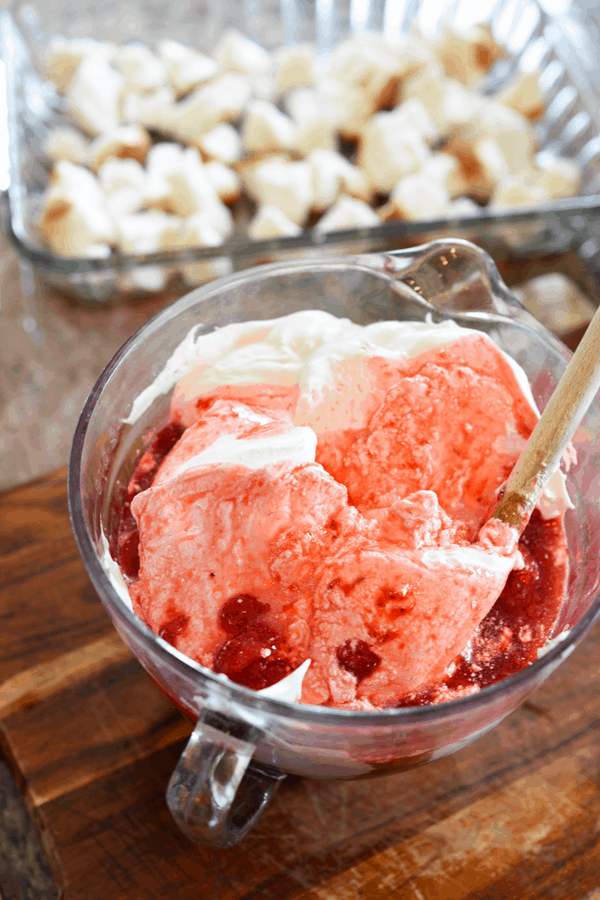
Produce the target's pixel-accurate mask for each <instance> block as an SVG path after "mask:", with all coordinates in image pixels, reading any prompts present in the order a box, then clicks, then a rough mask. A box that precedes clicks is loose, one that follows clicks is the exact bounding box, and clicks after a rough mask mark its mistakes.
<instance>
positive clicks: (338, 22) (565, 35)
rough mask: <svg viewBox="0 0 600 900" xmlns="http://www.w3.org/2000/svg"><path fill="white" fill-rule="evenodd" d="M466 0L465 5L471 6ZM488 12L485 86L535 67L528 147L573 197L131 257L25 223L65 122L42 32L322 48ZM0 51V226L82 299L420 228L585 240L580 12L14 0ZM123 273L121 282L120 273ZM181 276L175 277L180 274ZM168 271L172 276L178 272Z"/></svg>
mask: <svg viewBox="0 0 600 900" xmlns="http://www.w3.org/2000/svg"><path fill="white" fill-rule="evenodd" d="M474 7H476V13H474V10H473V8H474ZM473 19H476V20H477V21H487V22H489V23H490V25H491V27H492V30H493V34H494V36H495V38H496V39H497V41H498V42H499V43H500V44H501V45H502V47H503V48H504V49H505V50H506V54H507V55H506V57H505V58H504V59H501V60H499V61H498V62H497V63H496V64H495V65H494V67H493V68H492V70H490V72H489V73H488V75H487V76H486V91H488V92H489V93H493V92H494V91H495V90H497V89H498V88H500V87H501V86H502V85H503V84H505V83H506V82H507V81H508V80H509V79H510V77H511V75H512V74H513V73H514V72H515V70H517V69H522V70H525V71H528V70H531V69H538V70H539V71H540V73H541V74H540V86H541V89H542V91H543V94H544V97H545V101H546V109H545V113H544V115H543V116H542V118H541V119H539V120H538V121H537V122H536V123H535V124H534V125H533V126H532V128H533V131H534V135H535V138H536V142H537V147H538V150H544V149H549V150H551V151H558V152H559V153H560V155H562V156H567V157H571V158H573V159H575V160H577V161H578V162H579V163H580V164H581V165H582V166H583V181H582V187H581V194H580V196H578V197H574V198H569V199H563V200H558V201H552V202H551V203H549V204H547V205H544V206H538V207H535V208H533V207H531V208H520V209H518V210H515V211H508V212H507V211H488V210H486V209H484V208H482V209H481V210H480V212H477V213H475V214H474V215H469V216H462V217H456V218H442V219H436V220H428V221H419V222H407V221H402V222H399V221H398V222H389V223H386V224H382V225H381V226H377V227H371V228H361V229H353V230H348V231H339V232H335V233H329V234H326V235H319V234H316V233H315V232H314V231H309V230H306V231H304V232H303V233H302V235H300V236H299V237H293V238H280V239H277V240H266V241H252V240H251V239H250V238H249V237H246V236H244V235H243V234H242V233H241V232H240V231H237V232H236V233H234V235H233V237H232V238H231V239H229V240H228V241H227V242H226V243H224V244H222V245H221V246H220V247H216V248H207V249H206V248H205V249H201V248H198V249H186V250H176V251H169V252H161V253H152V254H147V255H142V256H127V255H124V254H122V253H120V252H118V251H113V252H112V254H111V255H110V257H108V258H107V259H102V260H99V259H82V258H77V259H67V258H63V257H59V256H56V255H55V254H53V253H52V252H51V251H50V250H48V249H47V247H46V246H45V245H44V242H43V240H42V238H41V237H40V236H39V235H38V234H37V233H36V228H35V225H34V224H33V222H34V218H35V211H36V209H37V207H38V205H39V202H40V198H41V196H42V194H43V192H44V190H45V188H46V185H47V182H48V166H47V162H46V161H45V159H44V154H43V150H42V148H43V146H44V142H45V140H46V137H47V135H48V133H49V131H50V130H51V129H52V128H53V127H55V126H56V125H57V124H61V123H64V122H65V116H64V113H63V112H62V111H61V108H60V100H61V98H60V97H59V96H58V94H57V93H56V91H55V89H54V87H53V85H52V84H50V83H49V82H47V81H46V80H45V76H44V63H43V60H44V52H45V47H46V45H47V43H48V41H49V40H50V38H52V37H55V36H63V37H66V38H94V39H98V40H112V41H114V42H117V43H131V42H136V41H137V42H142V43H145V44H147V45H148V46H150V47H151V48H152V47H154V45H155V43H156V41H157V40H158V39H160V38H164V37H165V36H168V37H170V38H173V39H174V40H178V41H181V42H182V43H184V44H186V45H188V46H194V47H196V48H198V49H200V50H204V51H210V50H211V48H213V47H214V46H215V44H216V42H217V40H218V38H219V36H220V34H221V33H222V32H223V31H224V30H225V29H227V28H231V27H235V28H237V29H239V30H242V31H244V32H245V33H246V34H247V35H248V36H249V37H251V38H252V39H254V40H256V41H258V42H259V43H261V44H262V45H263V46H264V47H265V48H266V49H267V50H274V49H276V48H278V47H279V46H281V45H283V44H295V43H299V42H302V41H314V42H316V45H317V49H318V52H319V54H320V55H321V56H322V57H326V56H327V54H328V53H329V52H330V51H331V49H332V48H334V47H335V46H336V45H337V44H339V43H340V42H341V41H342V40H343V39H344V38H345V37H347V36H348V35H349V34H352V33H357V32H362V31H375V32H380V33H383V34H386V35H395V34H396V35H397V34H402V33H405V32H406V31H408V29H409V28H410V27H414V26H415V25H416V26H417V27H419V28H420V29H421V30H422V31H423V33H424V35H425V36H426V37H434V36H435V34H436V33H439V31H440V28H441V27H442V26H443V25H444V24H445V23H448V24H458V25H460V24H468V23H469V21H470V20H473ZM0 53H1V54H2V58H3V59H4V62H5V65H6V81H7V105H8V133H9V157H10V186H9V189H8V195H7V198H6V219H7V231H8V234H9V236H10V238H11V240H12V242H13V244H14V246H15V247H16V249H17V250H18V252H19V253H20V254H21V256H22V257H23V258H24V259H25V260H27V261H28V262H29V264H30V265H31V266H32V267H33V269H34V270H35V271H36V272H37V273H38V274H40V275H41V276H42V277H43V278H44V279H46V280H47V281H48V282H50V283H51V284H52V285H53V286H55V287H57V288H59V289H60V290H63V291H66V292H68V293H71V294H74V295H76V296H77V297H78V298H80V299H82V300H86V301H92V302H96V303H97V302H109V301H113V300H115V299H118V298H119V297H121V296H123V294H124V293H126V292H127V291H131V290H134V291H139V290H144V289H146V290H148V291H153V290H157V288H158V287H159V286H160V287H164V285H165V284H166V283H167V282H168V283H169V289H170V292H171V293H175V294H176V293H177V292H179V293H183V291H184V290H186V289H187V287H189V286H190V285H191V284H194V283H200V282H202V281H203V280H209V279H210V278H212V277H215V276H217V275H221V274H226V273H227V272H229V271H232V270H237V269H242V268H246V267H248V266H251V265H256V264H258V263H260V262H265V261H273V260H281V259H286V258H290V257H293V256H298V255H299V254H302V255H315V254H328V253H331V252H333V253H336V254H339V253H344V252H352V253H356V252H371V251H385V250H390V249H394V248H398V247H402V246H411V245H415V244H418V243H420V242H421V241H422V240H423V235H424V234H426V235H427V236H428V238H429V239H431V237H440V236H445V235H452V236H454V237H462V238H467V239H469V240H472V241H475V242H476V243H479V244H481V245H482V246H484V247H485V248H486V249H487V250H488V252H490V253H492V254H497V253H510V254H512V255H515V254H534V253H549V252H557V251H562V250H565V249H567V248H569V247H574V246H581V245H584V244H585V245H586V247H587V250H586V253H585V256H586V257H587V258H588V260H589V259H590V257H593V256H594V255H595V253H596V252H597V251H598V247H597V246H596V245H595V244H594V238H593V235H592V233H591V231H592V229H591V223H592V221H593V220H594V218H595V216H596V215H597V213H598V212H599V211H600V113H599V110H598V103H597V99H596V97H595V94H594V90H593V86H592V73H593V71H594V66H595V54H594V44H593V41H592V39H591V38H590V36H589V35H588V34H587V32H586V30H585V29H584V27H583V26H582V25H581V23H580V22H579V21H578V20H577V19H575V18H573V17H571V16H566V15H561V16H560V17H556V16H552V15H550V14H549V13H547V12H546V11H545V10H544V8H543V7H542V6H541V5H540V3H538V2H537V0H500V2H498V3H491V2H488V3H487V8H486V0H482V2H480V3H477V4H473V3H472V2H470V3H469V2H463V3H461V2H460V0H459V2H456V0H455V2H448V0H387V2H386V0H383V2H382V0H378V2H376V0H350V3H347V2H336V3H332V2H331V0H316V2H315V3H309V2H307V0H279V2H276V0H271V2H269V0H246V2H245V3H244V2H241V0H228V2H227V3H212V4H197V5H196V4H189V3H188V2H187V0H174V2H166V0H153V2H147V0H129V2H128V3H127V4H121V3H117V2H115V0H99V2H98V0H53V2H52V3H48V0H14V2H13V3H12V4H11V5H10V6H9V7H8V9H7V10H6V11H5V12H4V13H3V14H2V16H1V17H0ZM132 272H135V275H136V277H135V279H133V280H132V279H131V274H132ZM186 276H187V280H186ZM182 278H183V279H184V280H183V281H182ZM178 287H180V288H181V290H179V291H178V290H177V289H178Z"/></svg>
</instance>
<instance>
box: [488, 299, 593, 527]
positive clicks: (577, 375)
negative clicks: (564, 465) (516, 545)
mask: <svg viewBox="0 0 600 900" xmlns="http://www.w3.org/2000/svg"><path fill="white" fill-rule="evenodd" d="M599 389H600V309H598V310H596V313H595V314H594V318H593V319H592V321H591V322H590V324H589V325H588V327H587V329H586V332H585V334H584V336H583V338H582V340H581V342H580V344H579V346H578V347H577V350H576V351H575V354H574V356H573V358H572V360H571V362H570V363H569V365H568V366H567V368H566V369H565V371H564V373H563V376H562V378H561V379H560V381H559V382H558V384H557V386H556V389H555V391H554V393H553V394H552V396H551V397H550V400H549V401H548V405H547V406H546V408H545V410H544V412H543V414H542V416H541V418H540V420H539V422H538V423H537V425H536V427H535V429H534V430H533V433H532V435H531V437H530V438H529V440H528V442H527V446H526V447H525V449H524V450H523V453H522V454H521V456H520V457H519V459H518V461H517V464H516V466H515V467H514V469H513V470H512V472H511V474H510V476H509V478H508V481H507V482H506V486H505V489H504V494H503V496H502V498H501V499H500V500H499V502H498V504H497V506H496V509H495V510H494V518H496V519H500V520H501V521H502V522H506V523H507V524H508V525H512V526H514V527H515V528H518V529H519V530H520V531H522V530H523V528H525V525H526V524H527V522H528V521H529V517H530V515H531V513H532V511H533V509H534V507H535V505H536V503H537V502H538V500H539V497H540V494H541V493H542V491H543V489H544V487H545V485H546V482H547V481H548V479H549V478H551V476H552V475H553V473H554V472H555V470H556V469H557V468H558V465H559V463H560V459H561V456H562V455H563V453H564V452H565V450H566V449H567V447H568V445H569V441H570V440H571V438H572V437H573V435H574V434H575V431H576V430H577V427H578V425H579V423H580V422H581V420H582V418H583V416H584V415H585V413H586V412H587V410H588V407H589V406H590V404H591V402H592V400H593V399H594V396H595V395H596V393H597V392H598V390H599Z"/></svg>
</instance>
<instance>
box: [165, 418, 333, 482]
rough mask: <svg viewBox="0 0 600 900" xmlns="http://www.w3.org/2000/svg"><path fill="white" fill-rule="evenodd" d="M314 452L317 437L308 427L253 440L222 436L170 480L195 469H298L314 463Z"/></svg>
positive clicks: (230, 435)
mask: <svg viewBox="0 0 600 900" xmlns="http://www.w3.org/2000/svg"><path fill="white" fill-rule="evenodd" d="M267 421H268V420H267ZM316 452H317V436H316V434H315V433H314V431H313V430H312V428H308V427H302V428H291V429H290V430H289V431H286V432H285V434H277V435H272V436H271V437H264V438H254V439H249V438H238V437H236V436H235V435H233V434H222V435H221V436H220V437H218V438H217V439H216V441H214V442H213V443H212V444H211V445H210V447H207V448H206V449H205V450H203V451H202V452H201V453H197V454H196V456H192V457H191V458H190V459H188V460H186V461H185V462H184V463H182V465H181V466H179V468H178V469H176V470H175V471H174V472H173V474H172V475H171V476H170V477H171V478H176V477H177V476H179V475H183V473H184V472H187V471H188V470H189V469H196V468H197V467H198V466H210V465H224V466H228V465H229V466H232V465H239V466H247V467H248V468H249V469H264V467H265V466H268V465H271V464H272V463H277V462H287V461H289V462H293V463H294V464H295V465H301V464H302V463H309V462H314V461H315V455H316Z"/></svg>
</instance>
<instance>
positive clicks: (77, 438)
mask: <svg viewBox="0 0 600 900" xmlns="http://www.w3.org/2000/svg"><path fill="white" fill-rule="evenodd" d="M431 243H435V242H431ZM440 243H441V242H440ZM453 243H457V244H461V245H462V244H465V243H468V242H466V241H460V240H458V239H456V240H455V241H454V242H453ZM423 246H428V245H423ZM471 246H474V245H471ZM414 249H417V248H414ZM474 249H476V250H477V251H478V253H479V254H481V255H482V256H485V257H488V254H486V253H485V251H482V250H481V249H480V248H478V247H476V246H475V247H474ZM374 255H378V254H365V256H374ZM380 255H381V256H382V257H385V256H386V254H385V253H382V254H380ZM357 259H360V257H347V256H339V257H333V256H332V257H328V258H326V259H321V258H315V259H313V260H310V264H311V269H315V268H316V269H323V270H325V269H328V268H332V267H342V268H346V269H348V268H354V269H357V268H360V267H359V265H358V264H357ZM488 259H489V257H488ZM306 268H307V260H306V259H302V260H286V261H283V262H275V263H268V264H263V265H260V266H254V267H252V268H251V269H246V270H244V271H241V272H236V273H234V274H232V275H229V276H225V277H223V278H219V279H216V280H214V281H211V282H209V283H208V284H206V285H202V286H200V287H198V288H195V289H193V290H192V291H189V292H188V293H187V294H185V295H184V296H183V297H180V298H179V299H178V300H175V301H174V302H173V303H171V304H170V305H169V306H167V307H166V308H165V309H163V310H161V311H160V312H158V313H157V314H156V315H155V316H153V317H152V318H151V319H149V321H148V322H146V323H145V324H144V325H142V326H141V328H139V329H138V330H137V331H135V332H134V333H133V334H132V335H131V336H130V337H129V338H128V339H127V341H125V343H124V344H123V345H122V346H121V348H120V349H119V350H118V351H117V352H116V353H115V354H114V356H113V357H112V359H111V360H110V361H109V362H108V363H107V365H106V366H105V368H104V369H103V371H102V373H101V374H100V376H99V377H98V379H97V381H96V383H95V384H94V386H93V388H92V390H91V391H90V393H89V395H88V398H87V400H86V402H85V405H84V407H83V410H82V412H81V415H80V417H79V420H78V423H77V427H76V429H75V432H74V436H73V442H72V446H71V453H70V458H69V468H68V475H67V489H68V502H69V513H70V517H71V523H72V527H73V533H74V536H75V540H76V543H77V547H78V549H79V552H80V555H81V557H82V560H83V563H84V566H85V568H86V571H87V573H88V576H89V577H90V579H91V581H92V583H93V586H94V588H95V589H96V591H97V593H98V595H99V599H100V601H101V602H102V604H103V605H104V606H105V607H107V606H108V611H109V613H110V617H111V619H112V617H113V614H114V615H116V616H117V618H121V619H124V620H125V622H126V623H127V625H128V626H133V630H134V632H136V633H137V634H139V635H140V636H141V637H143V638H144V640H145V641H147V642H149V644H150V646H151V648H152V651H154V652H156V653H157V654H158V656H159V658H166V661H168V663H169V664H170V665H171V666H173V665H174V666H175V667H176V668H177V669H178V670H179V671H180V672H181V673H182V674H184V675H185V676H186V677H188V678H189V677H190V676H192V675H193V677H194V678H197V677H198V676H199V675H200V676H201V677H202V678H203V679H206V680H207V681H208V682H209V683H210V684H211V685H213V686H214V687H217V688H218V689H219V690H220V691H225V692H226V693H227V694H228V695H229V699H230V701H231V702H233V703H234V704H241V705H245V706H248V707H250V708H251V709H253V710H254V711H256V712H264V713H268V714H270V715H275V716H279V717H280V718H292V719H294V720H295V721H299V722H303V723H305V724H310V725H313V726H316V725H319V724H322V725H328V726H333V725H339V726H344V725H353V724H358V725H360V726H371V727H373V726H381V727H385V726H399V725H401V724H403V723H404V722H405V723H407V724H415V725H416V724H417V723H418V724H423V723H425V722H428V721H443V720H447V719H449V718H453V717H454V716H455V715H456V714H460V713H461V712H462V711H467V710H470V709H473V708H478V707H485V706H486V705H487V703H488V702H489V701H493V700H494V699H500V698H501V697H502V695H503V694H506V693H517V692H518V691H519V688H521V687H523V686H526V684H527V682H529V681H533V682H535V680H536V676H537V675H538V674H540V673H541V672H542V671H543V670H544V669H546V668H548V667H551V666H552V663H554V662H555V661H558V660H559V657H561V656H563V655H565V657H566V656H568V655H569V653H570V652H571V651H572V650H574V649H575V648H576V646H577V645H578V644H579V643H580V641H581V640H582V639H583V637H584V636H585V634H586V633H587V631H588V630H589V628H590V627H591V626H592V625H593V624H594V622H595V621H596V620H597V619H598V618H599V617H600V593H599V594H598V596H597V597H596V599H595V600H594V601H593V602H592V604H591V606H590V608H589V609H588V610H587V612H585V613H584V615H583V616H582V617H581V619H579V621H578V622H577V623H576V624H575V625H573V627H572V628H570V629H569V631H568V633H567V636H566V637H565V638H564V639H563V640H561V641H559V642H558V643H557V644H556V645H555V646H552V647H550V649H549V650H547V651H546V652H545V653H544V654H543V656H541V657H539V658H538V659H537V660H535V661H534V662H533V663H531V664H530V665H529V666H527V667H526V668H525V669H521V670H520V671H519V672H516V673H515V674H513V675H510V676H508V677H507V678H505V679H502V680H501V681H498V682H495V683H494V684H491V685H488V686H487V687H484V688H482V689H481V690H480V691H478V692H477V693H475V694H470V695H468V696H465V697H460V698H457V699H454V700H449V701H446V702H443V703H440V704H434V705H429V706H421V707H394V708H391V709H384V710H361V711H357V710H344V709H336V708H331V707H323V706H317V705H312V704H303V703H294V702H292V701H287V700H279V699H275V698H271V697H263V696H261V695H260V694H259V693H258V692H256V691H253V690H251V689H250V688H246V687H244V686H243V685H238V684H236V683H235V682H233V681H230V680H229V679H225V678H223V676H219V675H217V674H216V673H214V672H212V671H211V670H210V669H208V668H205V667H204V666H202V665H200V664H199V663H197V662H195V661H194V660H192V659H191V658H189V657H187V656H186V655H185V654H183V653H181V652H180V651H178V650H177V649H176V648H175V647H172V646H171V645H170V644H168V643H167V642H166V641H164V640H163V639H162V638H159V637H158V635H156V634H155V633H154V632H153V631H151V629H150V628H149V627H148V626H147V625H145V623H143V622H142V621H141V619H139V618H138V617H137V616H136V615H135V613H134V612H133V611H132V610H130V609H128V607H127V606H126V605H125V604H124V603H123V601H122V600H121V599H120V598H119V597H118V595H117V593H116V591H115V589H114V587H113V585H112V584H111V582H110V579H109V578H108V576H107V574H106V573H105V571H104V569H103V568H102V566H101V564H100V560H99V558H98V554H97V552H96V550H95V548H94V544H93V541H92V537H91V535H90V533H89V530H88V528H87V525H86V522H85V516H84V512H83V503H82V497H81V491H80V483H81V455H82V451H83V447H84V444H85V439H86V435H87V429H88V425H89V422H90V420H91V418H92V415H93V413H94V410H95V408H96V405H97V403H98V401H99V399H100V397H101V395H102V391H103V389H104V387H105V386H106V384H107V383H108V381H109V380H110V378H111V377H112V375H113V374H114V372H115V371H116V370H117V368H118V367H119V365H120V364H121V363H122V362H123V361H124V360H125V358H126V356H127V355H128V353H129V351H130V350H131V348H132V346H134V345H135V344H136V343H137V342H138V340H139V339H140V338H141V336H142V335H143V334H144V333H145V332H147V331H150V330H154V331H155V330H158V329H159V328H160V327H161V326H162V324H163V320H169V319H171V318H172V317H173V314H174V310H175V308H176V307H186V306H187V307H189V306H191V305H194V304H196V303H197V302H198V301H201V300H203V299H206V298H205V297H204V296H202V295H208V294H210V293H211V292H212V291H214V290H215V289H217V290H219V291H221V290H222V289H223V288H224V287H227V286H233V285H235V283H236V282H237V281H244V280H247V279H248V277H249V276H250V277H256V278H263V277H268V276H269V275H277V274H284V273H285V272H286V271H288V270H290V269H292V270H295V269H299V270H306ZM366 268H368V269H369V271H371V272H372V273H375V274H378V275H380V276H382V277H383V278H384V279H385V278H386V277H387V278H388V279H390V280H393V277H391V276H389V275H388V274H386V273H385V272H382V271H379V270H377V269H375V268H374V267H372V266H368V265H367V266H366ZM494 269H495V266H493V267H492V269H491V271H490V269H489V266H488V275H489V276H490V283H491V287H492V289H493V291H494V292H495V291H497V290H498V291H499V293H500V294H503V293H504V294H506V292H507V289H506V287H505V286H503V284H502V282H501V280H500V279H499V276H498V274H497V271H496V272H495V273H494ZM499 280H500V284H498V286H496V284H497V282H498V281H499ZM199 295H200V296H199ZM515 302H517V303H518V301H515ZM480 312H482V311H480ZM498 315H499V316H500V317H501V318H504V319H506V320H510V321H512V318H511V317H510V316H507V315H502V314H498ZM449 318H452V316H449ZM474 321H475V320H474ZM521 324H522V325H525V326H526V327H527V325H526V322H522V323H521ZM538 324H539V323H538ZM537 334H538V337H539V338H540V340H542V341H544V342H545V343H547V344H548V345H549V346H551V347H552V348H553V349H554V350H557V349H558V348H561V347H563V348H564V345H562V344H561V342H560V341H559V340H558V339H557V338H555V336H554V335H552V334H551V333H550V338H551V339H552V340H548V339H547V338H546V336H545V334H544V331H537ZM564 350H565V351H566V355H570V353H569V351H568V350H567V348H564ZM113 625H114V623H113ZM555 637H556V636H555ZM550 640H551V641H552V640H553V639H552V638H551V639H550ZM565 651H568V653H566V654H565Z"/></svg>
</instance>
